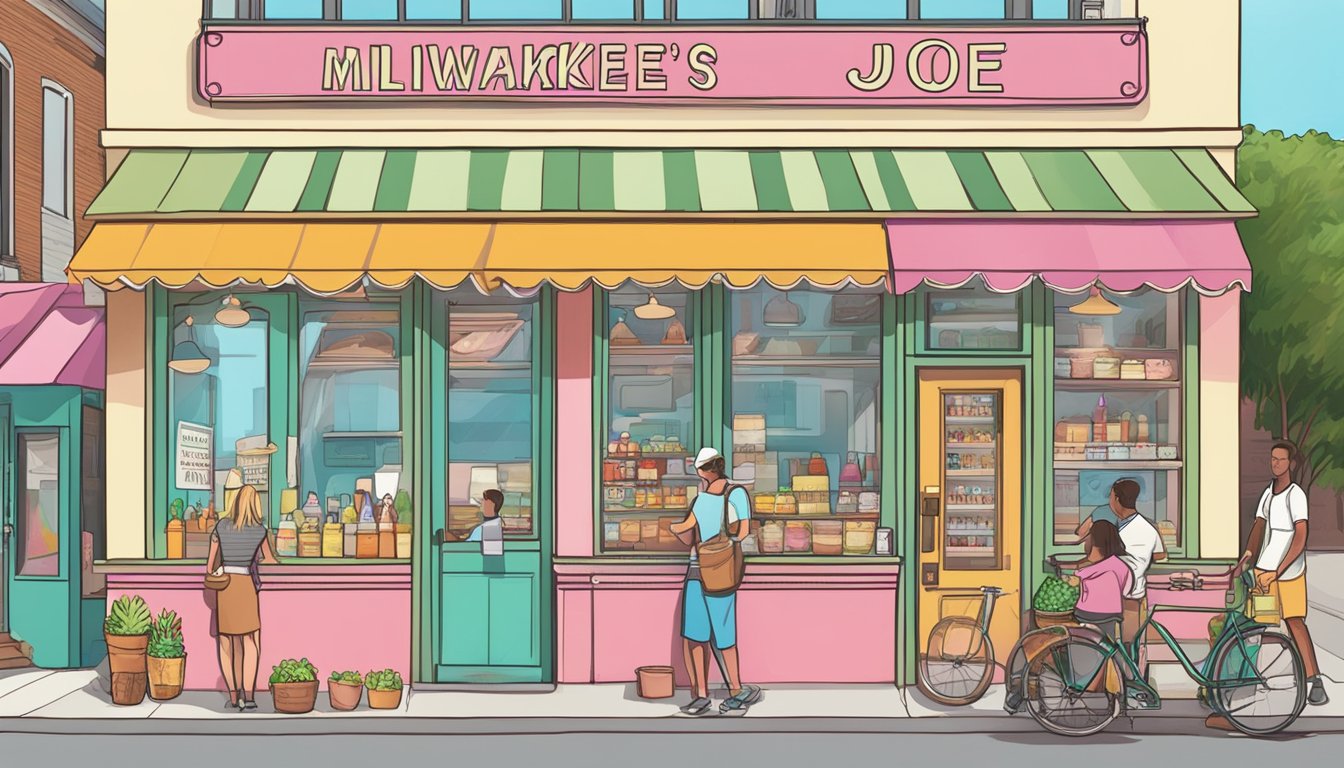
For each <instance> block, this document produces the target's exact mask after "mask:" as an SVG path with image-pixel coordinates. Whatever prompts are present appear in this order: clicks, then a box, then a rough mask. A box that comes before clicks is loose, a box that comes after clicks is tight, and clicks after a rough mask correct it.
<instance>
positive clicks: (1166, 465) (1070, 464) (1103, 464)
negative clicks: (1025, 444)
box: [1055, 459, 1184, 470]
mask: <svg viewBox="0 0 1344 768" xmlns="http://www.w3.org/2000/svg"><path fill="white" fill-rule="evenodd" d="M1183 465H1184V462H1182V461H1181V460H1179V459H1177V460H1174V461H1133V460H1125V459H1117V460H1115V461H1109V460H1102V459H1095V460H1092V461H1073V460H1061V459H1056V460H1055V469H1154V470H1157V469H1180V468H1181V467H1182V466H1183Z"/></svg>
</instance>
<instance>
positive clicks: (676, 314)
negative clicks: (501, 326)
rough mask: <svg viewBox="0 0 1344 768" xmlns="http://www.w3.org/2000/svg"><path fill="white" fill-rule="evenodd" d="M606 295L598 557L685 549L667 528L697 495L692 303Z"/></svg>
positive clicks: (630, 289)
mask: <svg viewBox="0 0 1344 768" xmlns="http://www.w3.org/2000/svg"><path fill="white" fill-rule="evenodd" d="M607 296H608V299H607V312H606V324H605V327H604V328H603V330H605V331H606V339H607V360H608V375H607V381H606V382H605V383H606V395H605V400H606V408H605V413H604V414H603V428H602V433H601V436H602V437H603V441H602V451H601V455H602V498H601V500H600V503H601V509H602V514H601V521H602V524H601V530H600V533H599V535H600V536H601V541H602V551H603V552H622V551H643V552H659V551H685V549H686V547H685V545H683V544H681V542H679V541H678V540H677V539H676V537H675V536H673V535H672V532H671V525H672V524H673V523H676V522H678V521H680V520H681V519H683V518H684V517H685V516H686V512H687V511H688V510H689V509H690V505H691V503H692V502H693V501H694V500H695V496H696V492H697V490H698V488H699V480H698V478H697V476H696V474H695V468H694V466H692V465H693V463H694V462H693V456H694V453H693V452H694V451H695V450H696V449H697V446H696V443H695V441H696V439H697V437H698V435H697V433H696V430H695V429H693V425H694V422H695V418H696V407H695V406H696V404H695V370H696V368H695V338H696V337H695V334H696V332H697V330H698V329H697V327H696V325H695V323H694V322H693V319H692V308H693V307H694V306H695V304H694V298H695V296H694V294H693V293H692V292H690V291H687V290H684V289H681V288H674V287H669V288H658V289H653V290H649V289H645V288H640V287H637V286H627V287H623V288H620V289H618V290H616V291H612V292H610V293H609V294H608V295H607Z"/></svg>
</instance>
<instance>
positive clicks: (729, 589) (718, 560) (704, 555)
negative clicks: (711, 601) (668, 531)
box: [696, 485, 743, 597]
mask: <svg viewBox="0 0 1344 768" xmlns="http://www.w3.org/2000/svg"><path fill="white" fill-rule="evenodd" d="M740 487H741V486H736V485H729V486H728V487H727V488H725V489H724V491H723V527H722V528H720V529H719V533H718V535H716V536H714V537H713V538H711V539H709V540H708V541H705V542H702V543H701V544H700V546H699V549H698V552H699V557H700V583H701V584H702V585H703V586H704V588H705V594H706V595H709V596H710V597H725V596H727V595H731V594H733V593H734V592H736V591H737V588H738V587H740V586H742V573H743V563H742V544H741V542H738V541H735V540H734V539H733V537H732V536H730V535H729V533H728V499H729V498H730V497H731V496H732V495H733V491H735V490H737V489H738V488H740ZM739 525H741V523H739ZM696 528H697V531H698V529H699V526H696Z"/></svg>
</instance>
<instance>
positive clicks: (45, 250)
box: [0, 0, 105, 282]
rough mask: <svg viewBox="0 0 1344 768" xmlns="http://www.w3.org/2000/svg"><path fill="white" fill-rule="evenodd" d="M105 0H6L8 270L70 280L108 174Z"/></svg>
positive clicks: (1, 87) (1, 99)
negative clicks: (103, 139)
mask: <svg viewBox="0 0 1344 768" xmlns="http://www.w3.org/2000/svg"><path fill="white" fill-rule="evenodd" d="M102 6H103V0H0V279H2V280H20V279H21V280H25V281H44V282H64V281H65V274H64V270H65V267H66V265H68V264H69V263H70V257H71V256H72V255H73V254H74V251H75V249H76V248H77V247H78V246H79V244H80V243H82V242H83V241H84V238H85V237H86V236H87V235H88V233H89V228H90V227H91V226H92V224H89V223H87V222H85V221H84V218H83V212H84V209H85V208H87V207H88V205H89V203H90V202H91V201H92V200H93V197H94V195H96V194H97V193H98V189H99V187H100V186H101V184H102V182H103V180H104V178H105V174H104V170H103V151H102V148H101V147H100V145H99V135H98V134H99V131H101V130H102V128H103V123H104V116H105V113H104V110H103V75H104V58H103V56H104V49H103V8H102Z"/></svg>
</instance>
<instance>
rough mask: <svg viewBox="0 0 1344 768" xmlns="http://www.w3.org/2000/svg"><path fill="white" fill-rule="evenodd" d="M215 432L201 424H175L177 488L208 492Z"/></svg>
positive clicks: (211, 475) (212, 469) (212, 463)
mask: <svg viewBox="0 0 1344 768" xmlns="http://www.w3.org/2000/svg"><path fill="white" fill-rule="evenodd" d="M214 438H215V431H214V430H213V429H211V428H210V427H206V426H203V425H201V424H192V423H191V422H187V421H179V422H177V473H176V475H177V479H176V482H177V487H178V488H180V489H181V490H184V491H208V490H210V489H211V487H212V485H211V479H212V478H213V476H214V457H215V449H214Z"/></svg>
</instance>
